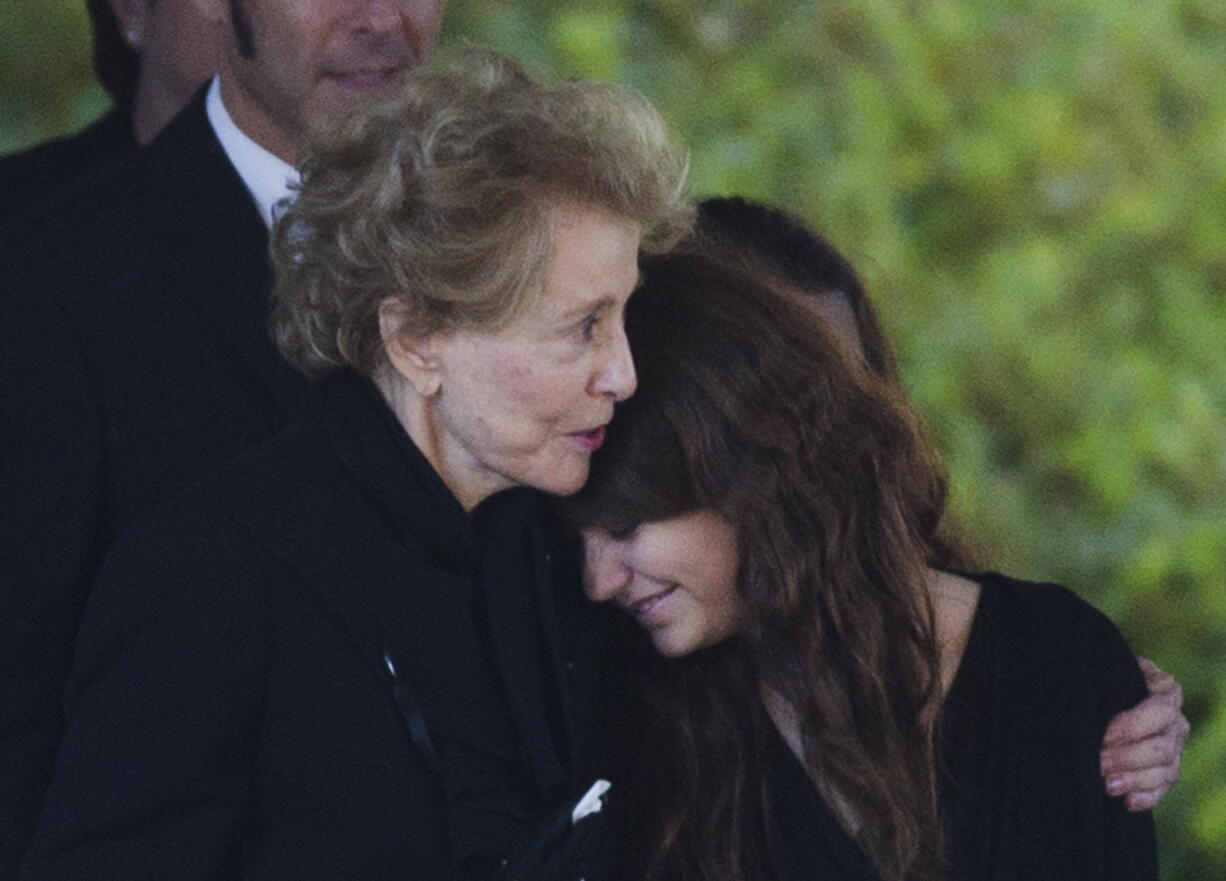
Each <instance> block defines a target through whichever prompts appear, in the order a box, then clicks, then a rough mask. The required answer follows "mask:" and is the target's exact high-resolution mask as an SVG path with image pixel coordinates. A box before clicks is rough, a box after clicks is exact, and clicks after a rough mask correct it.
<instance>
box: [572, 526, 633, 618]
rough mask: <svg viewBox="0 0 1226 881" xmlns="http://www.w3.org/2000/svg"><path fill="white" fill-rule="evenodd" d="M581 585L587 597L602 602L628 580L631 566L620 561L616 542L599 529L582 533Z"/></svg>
mask: <svg viewBox="0 0 1226 881" xmlns="http://www.w3.org/2000/svg"><path fill="white" fill-rule="evenodd" d="M583 546H584V567H583V570H584V571H583V586H584V592H585V593H586V594H587V596H588V599H590V600H593V601H594V602H598V603H603V602H605V601H606V600H610V599H612V598H613V597H615V596H616V595H617V592H618V591H619V590H621V589H622V588H624V587H625V586H626V585H627V584H628V583H629V582H630V570H629V569H628V568H626V566H625V565H623V563H622V562H621V559H620V556H619V555H618V553H617V543H616V542H614V541H613V540H612V539H610V538H609V537H608V534H607V533H604V532H602V531H600V530H586V531H584V533H583Z"/></svg>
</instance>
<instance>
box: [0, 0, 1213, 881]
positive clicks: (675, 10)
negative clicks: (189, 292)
mask: <svg viewBox="0 0 1226 881" xmlns="http://www.w3.org/2000/svg"><path fill="white" fill-rule="evenodd" d="M81 6H82V4H80V3H78V2H75V0H8V3H7V8H6V12H5V27H4V28H3V30H0V150H11V149H15V148H17V147H19V146H21V145H23V144H27V143H31V142H33V141H37V140H39V139H40V138H42V137H45V136H48V135H51V134H54V133H59V132H63V131H67V130H70V129H72V128H74V127H76V126H78V125H80V124H81V123H83V122H85V121H87V120H88V119H89V118H90V117H91V116H92V115H94V114H96V113H98V112H99V111H100V110H101V108H102V106H103V103H104V102H103V99H102V97H101V93H100V92H99V90H98V89H97V88H96V87H95V86H94V85H93V84H92V82H91V80H90V73H89V61H88V28H87V24H86V22H85V18H84V15H83V12H82V8H81ZM448 16H449V18H448V24H447V31H448V39H449V40H453V41H454V40H456V39H459V38H461V37H466V38H469V39H472V40H475V41H479V42H484V43H489V44H492V45H494V46H496V47H498V48H501V49H503V50H505V51H509V52H512V53H514V54H516V55H518V56H520V57H521V58H524V59H525V60H527V61H528V62H529V63H531V64H534V65H539V66H541V67H543V68H548V69H552V70H556V71H558V72H560V73H563V74H565V75H580V76H594V77H601V78H606V79H613V80H619V81H622V82H625V83H629V84H631V85H634V86H636V87H637V88H639V89H640V90H641V91H643V92H644V93H646V94H647V95H648V96H649V97H651V98H652V99H653V100H654V101H655V102H656V103H657V104H658V105H659V106H660V108H661V109H662V110H663V112H664V114H665V116H666V117H667V118H668V119H670V120H671V122H672V124H673V125H674V127H675V130H676V132H677V134H678V135H679V137H681V138H682V139H683V140H684V141H685V142H686V143H687V144H688V145H689V146H690V148H691V150H692V156H693V169H694V192H695V193H696V194H699V195H709V194H744V195H751V196H755V197H758V198H761V199H765V200H767V201H770V202H774V203H778V204H780V205H783V206H785V207H788V208H790V209H792V210H794V211H797V212H799V213H800V214H802V215H804V216H806V217H807V218H809V219H810V220H811V221H812V222H813V223H814V224H815V225H816V226H817V227H818V228H820V229H822V230H823V231H825V232H826V233H827V234H829V236H830V237H831V238H832V240H833V241H834V242H835V243H836V244H837V245H838V246H839V247H840V248H841V249H843V250H844V251H845V252H846V253H847V254H848V255H849V256H850V257H851V259H852V261H853V263H854V264H855V265H856V266H857V267H858V268H859V269H860V271H861V272H862V274H863V275H864V276H865V277H866V279H867V280H868V282H869V287H870V289H871V290H872V291H874V292H875V296H876V298H877V299H878V301H879V304H880V307H881V311H882V313H883V316H884V318H885V320H886V323H887V326H888V327H889V329H890V331H891V333H892V336H893V339H894V340H895V341H896V343H897V346H898V349H899V354H900V356H901V364H902V368H903V373H904V375H905V377H906V379H907V381H908V384H909V386H910V388H911V390H912V393H913V396H914V399H915V401H916V403H917V404H918V406H919V407H920V408H921V409H922V410H923V411H924V413H925V414H926V415H927V418H928V421H929V424H930V426H931V428H932V431H933V433H934V435H935V437H936V439H937V442H938V444H939V446H940V448H941V449H942V450H943V452H944V454H945V457H946V461H947V463H948V466H949V469H950V471H951V473H952V475H953V479H954V487H955V503H956V508H957V510H958V512H959V514H960V516H961V517H962V519H963V520H964V521H965V522H966V524H967V525H968V527H969V528H970V530H971V532H972V533H973V534H974V536H975V537H976V538H977V539H978V540H979V541H980V542H981V543H982V545H983V546H984V548H985V549H986V550H987V557H988V559H990V560H991V561H993V563H994V564H996V565H998V566H999V568H1001V569H1004V570H1007V571H1010V572H1012V573H1014V574H1018V575H1022V576H1026V577H1030V578H1041V579H1051V580H1057V581H1062V582H1064V583H1066V584H1069V585H1071V586H1073V587H1075V588H1076V589H1078V590H1080V591H1081V592H1083V593H1084V594H1085V595H1086V596H1088V597H1089V598H1090V599H1092V600H1093V601H1094V602H1096V603H1097V604H1098V605H1099V606H1101V607H1102V608H1104V609H1105V610H1106V611H1107V612H1108V613H1109V614H1111V615H1112V617H1113V618H1114V619H1115V620H1116V621H1117V622H1118V623H1119V624H1120V626H1121V627H1122V629H1123V630H1124V631H1125V633H1126V634H1127V635H1128V636H1129V638H1130V639H1131V641H1132V643H1133V645H1134V647H1135V648H1136V649H1137V650H1138V651H1140V652H1143V653H1145V654H1148V655H1151V656H1153V657H1154V658H1156V659H1157V660H1158V661H1159V662H1160V664H1161V665H1162V666H1163V667H1164V668H1165V669H1167V670H1169V671H1170V672H1172V673H1174V674H1175V675H1176V676H1177V677H1178V678H1179V679H1180V681H1181V682H1182V683H1183V685H1184V688H1185V691H1186V695H1187V702H1186V712H1187V715H1188V716H1189V718H1190V719H1191V720H1192V722H1193V736H1192V740H1191V741H1190V745H1189V750H1188V754H1187V758H1186V761H1185V764H1184V771H1183V780H1182V782H1181V783H1180V784H1179V785H1178V786H1177V787H1176V789H1175V790H1174V792H1173V793H1172V794H1171V795H1170V796H1168V798H1167V799H1166V801H1165V802H1164V803H1163V804H1162V806H1161V807H1160V809H1159V812H1158V815H1159V824H1160V836H1161V841H1162V856H1163V867H1164V877H1166V878H1168V879H1186V881H1201V879H1208V878H1220V877H1223V875H1222V866H1223V865H1226V700H1223V697H1226V88H1223V87H1222V83H1223V81H1224V78H1226V4H1223V3H1222V2H1221V0H1169V2H1166V3H1139V2H1135V0H1059V2H1057V0H971V2H966V0H960V2H956V0H924V2H918V0H821V2H803V0H769V2H768V0H756V2H752V0H750V2H744V0H743V2H727V0H709V2H697V0H655V2H646V0H639V2H621V3H611V2H590V0H589V2H579V0H516V2H511V0H453V2H452V4H451V8H450V10H449V12H448ZM0 198H2V196H0Z"/></svg>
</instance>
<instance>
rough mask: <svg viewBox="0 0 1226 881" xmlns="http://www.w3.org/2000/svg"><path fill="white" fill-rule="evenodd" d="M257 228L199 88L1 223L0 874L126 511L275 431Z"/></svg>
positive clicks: (291, 401) (53, 737) (283, 389)
mask: <svg viewBox="0 0 1226 881" xmlns="http://www.w3.org/2000/svg"><path fill="white" fill-rule="evenodd" d="M267 239H268V233H267V230H266V229H265V227H264V224H263V222H262V220H261V218H260V216H259V213H258V211H257V209H256V207H255V204H254V202H253V200H252V198H251V196H250V195H249V193H248V192H247V190H246V188H245V187H244V186H243V184H242V181H241V180H240V178H239V177H238V175H237V173H236V172H235V171H234V170H233V167H232V166H231V165H230V163H229V161H228V159H227V158H226V156H225V154H224V153H223V151H222V149H221V146H220V144H219V143H218V142H217V140H216V138H215V136H214V135H213V132H212V129H211V128H210V126H209V125H208V121H207V119H206V117H205V111H204V93H203V91H202V92H201V93H200V94H199V95H198V96H197V98H196V100H195V101H194V102H193V104H191V105H190V106H189V107H188V108H187V109H186V110H185V111H184V112H183V113H182V114H181V115H180V116H179V117H178V118H177V119H176V120H175V121H173V122H172V123H171V124H170V126H169V127H168V128H167V129H166V130H165V131H163V132H162V133H161V135H159V137H158V138H156V139H155V140H154V141H153V142H152V143H151V144H150V145H149V146H148V147H147V148H146V149H144V150H142V151H141V152H140V153H138V154H136V155H135V156H134V157H133V158H132V159H131V160H130V161H129V162H121V163H120V164H119V165H117V166H116V165H112V166H108V168H107V169H105V173H104V174H102V175H98V176H93V177H90V178H87V179H85V180H83V181H79V182H77V183H75V184H74V185H73V186H72V187H71V188H70V190H69V191H68V192H65V193H62V194H61V197H60V198H59V199H57V200H56V201H55V202H54V203H53V204H50V205H43V206H40V208H39V210H37V211H36V212H34V213H31V214H26V215H23V216H22V217H21V218H20V220H19V222H16V223H6V224H5V225H4V226H3V227H0V286H2V291H0V309H2V310H3V313H2V314H3V322H2V326H0V408H2V409H3V418H2V419H0V499H3V504H0V781H3V787H2V789H0V878H8V877H12V875H13V874H14V872H15V866H16V861H17V858H18V856H19V854H20V851H21V848H22V847H23V845H24V844H25V843H26V842H27V841H28V840H29V837H30V834H31V832H32V829H33V824H34V820H35V818H36V816H37V812H38V809H39V805H40V802H41V798H42V794H43V792H44V790H45V787H46V784H47V781H48V779H49V777H50V772H51V764H52V760H53V757H54V751H55V746H56V744H57V743H58V740H59V736H60V732H61V728H62V712H61V708H60V698H61V693H62V687H63V683H64V680H65V677H66V676H67V673H68V669H69V665H70V663H71V656H72V643H73V638H74V635H75V633H76V628H77V622H78V619H79V617H80V613H81V609H82V606H83V604H84V602H85V599H86V594H87V591H88V586H89V584H90V582H91V580H92V579H93V577H94V575H95V573H96V571H97V567H98V565H99V564H100V561H101V559H102V555H103V553H104V551H105V550H106V548H107V547H108V546H109V545H110V543H111V541H112V540H113V539H114V537H115V536H116V535H117V534H118V532H119V531H120V530H121V529H123V528H124V527H125V526H126V525H127V524H129V523H131V522H132V521H133V519H134V517H135V516H136V515H138V514H140V513H141V512H144V511H147V510H149V509H150V508H151V507H152V506H153V505H155V504H156V503H158V502H160V501H162V500H164V499H166V498H167V497H169V495H170V494H171V493H172V492H173V491H175V490H177V489H179V488H181V487H182V486H184V485H185V484H187V483H188V482H190V481H192V480H194V479H196V478H198V477H199V476H201V475H203V474H205V473H206V472H208V471H209V470H210V469H212V468H214V467H216V466H217V465H220V464H221V463H223V462H225V461H228V460H230V459H232V458H233V457H234V456H235V455H236V454H238V453H239V452H240V451H242V450H244V449H246V448H248V447H250V446H252V445H253V444H255V443H256V442H258V441H260V440H262V439H264V438H267V437H269V436H270V435H272V434H273V433H275V432H276V431H278V430H279V429H280V428H281V427H283V426H284V425H285V424H286V422H287V418H288V415H289V414H290V412H291V411H292V410H293V408H294V407H295V406H296V401H297V400H298V399H299V397H300V395H302V394H303V393H304V390H305V389H306V387H307V383H306V381H305V380H304V379H303V378H301V377H300V376H299V375H298V374H296V373H295V372H294V371H293V370H291V369H290V367H289V366H288V365H287V364H285V363H284V362H283V361H281V359H280V358H279V357H278V356H277V354H276V351H275V348H274V346H273V345H272V343H271V342H270V339H269V336H268V333H267V330H266V325H267V315H268V291H269V285H270V269H269V263H268V258H267V256H266V254H267Z"/></svg>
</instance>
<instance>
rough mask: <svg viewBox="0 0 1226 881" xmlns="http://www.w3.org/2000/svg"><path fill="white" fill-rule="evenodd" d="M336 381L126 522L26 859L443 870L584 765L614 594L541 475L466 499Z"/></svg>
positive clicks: (248, 870) (359, 391) (327, 874)
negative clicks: (596, 598) (585, 584)
mask: <svg viewBox="0 0 1226 881" xmlns="http://www.w3.org/2000/svg"><path fill="white" fill-rule="evenodd" d="M321 397H322V399H323V403H322V404H321V406H320V408H319V410H320V414H319V417H318V421H317V422H313V423H312V422H307V423H304V424H300V425H295V426H294V427H291V428H290V429H287V430H286V431H285V432H283V433H281V434H279V435H277V436H276V437H274V438H272V439H271V440H269V441H267V442H265V443H264V444H261V445H259V446H257V447H256V448H255V449H254V450H252V451H250V452H248V453H247V454H244V455H243V456H242V457H240V458H239V460H237V461H236V462H234V463H232V464H231V465H228V466H226V467H225V468H223V469H222V470H221V471H220V472H218V473H216V474H214V475H213V476H211V477H210V478H208V479H207V480H206V481H205V482H203V483H201V484H199V485H197V486H196V487H194V488H193V489H191V490H189V491H188V492H187V493H186V494H184V495H182V496H180V497H178V498H177V499H176V500H175V501H174V502H173V503H172V504H171V505H170V506H169V507H167V508H164V509H162V510H160V511H159V512H158V513H157V514H156V515H155V516H153V517H151V518H149V519H147V520H145V521H144V522H143V523H142V524H140V525H138V526H137V527H136V528H135V529H134V530H132V531H131V532H129V533H127V534H125V535H124V536H123V537H122V538H121V539H120V540H119V541H118V542H117V544H116V545H115V547H114V549H113V552H112V554H111V555H110V556H109V557H108V560H107V563H106V565H105V566H104V567H103V570H102V573H101V575H100V578H99V581H98V583H97V585H96V586H95V589H94V591H93V595H92V597H91V600H90V604H89V607H88V610H87V612H86V615H85V618H84V620H83V623H82V626H81V631H80V639H79V641H78V648H77V654H78V658H77V663H76V666H75V667H74V670H73V674H72V678H71V682H70V685H69V688H68V700H67V706H68V710H69V713H68V717H69V725H68V730H67V733H66V735H65V738H64V742H63V745H62V747H61V749H60V755H59V758H58V760H57V764H56V774H55V779H54V781H53V783H52V786H51V789H50V792H49V794H48V799H47V808H46V811H45V813H44V815H43V817H42V819H41V820H40V823H39V827H38V832H37V835H36V838H35V841H34V844H33V846H32V847H31V849H30V852H29V854H28V855H27V859H26V861H25V863H24V864H23V872H22V878H23V879H28V881H35V879H37V881H44V879H64V881H67V879H73V881H76V879H80V878H105V879H111V878H113V879H116V881H118V879H124V881H139V879H150V881H152V879H166V878H174V879H176V881H193V879H222V878H245V879H270V881H271V879H276V881H281V879H287V878H293V879H298V881H302V879H321V881H323V879H328V881H334V879H341V878H352V879H362V881H380V879H387V881H404V879H445V878H448V877H451V876H452V872H453V869H454V866H455V863H456V862H458V861H464V862H466V863H467V864H468V865H480V866H484V867H487V868H488V867H492V866H495V865H496V864H497V861H496V860H489V859H485V858H486V857H489V856H493V855H497V854H498V853H500V852H501V853H506V852H508V851H513V850H514V848H515V845H516V844H517V842H519V841H521V840H523V839H524V838H525V837H526V835H527V833H528V831H529V830H530V829H531V828H532V827H533V826H534V825H535V823H536V820H537V818H538V817H539V816H540V815H541V814H542V811H543V810H544V809H545V808H546V807H548V806H549V805H550V804H552V803H554V802H555V801H558V800H559V799H560V798H561V796H562V795H564V794H567V793H570V794H578V791H579V790H581V789H583V788H586V785H585V784H586V783H587V782H590V778H588V777H585V776H583V774H582V773H576V769H583V768H587V767H588V766H589V763H588V759H587V757H586V754H585V753H584V752H583V749H584V747H585V746H586V745H590V744H591V743H592V742H593V740H592V737H591V732H590V731H588V730H587V728H586V722H585V720H586V719H587V718H588V717H589V716H590V714H591V709H592V708H591V705H590V701H591V696H592V695H593V694H594V693H595V688H594V684H595V682H594V675H595V673H594V671H595V670H596V664H595V660H596V656H597V655H598V654H599V652H600V650H601V649H600V647H601V645H602V642H601V639H600V635H601V633H603V628H602V626H600V624H601V621H602V620H603V619H602V616H603V615H604V614H605V612H604V610H603V609H599V608H596V607H592V606H588V605H586V604H583V603H582V602H581V598H579V597H578V596H577V592H576V591H574V589H573V584H572V583H571V581H570V579H573V578H575V577H577V572H576V568H575V567H576V566H577V564H578V559H577V555H574V554H570V555H569V556H567V550H568V547H569V546H568V545H567V544H566V543H564V542H560V541H555V536H556V535H557V533H556V531H555V530H553V529H552V528H551V526H550V521H549V520H548V518H547V517H545V516H544V512H543V510H542V508H543V505H542V503H541V499H540V497H539V496H538V495H537V494H536V493H533V492H531V491H528V490H511V491H510V492H508V493H504V494H502V495H500V496H495V497H493V498H492V499H490V500H487V501H486V502H485V503H483V505H482V506H480V507H479V508H478V509H477V511H476V512H475V515H474V516H473V517H472V518H471V519H470V517H469V516H468V515H466V514H465V512H464V511H463V510H462V509H461V508H460V506H459V504H458V503H457V502H456V501H455V499H454V497H453V496H452V495H451V494H450V493H449V492H448V490H447V489H446V487H445V486H444V485H443V483H442V481H441V480H440V479H439V478H438V476H437V475H436V474H435V472H434V471H433V470H432V469H431V468H430V466H429V464H428V463H427V462H426V460H425V458H424V457H422V456H421V454H420V453H418V452H417V450H416V448H415V447H414V446H413V445H412V443H411V442H410V441H409V440H408V437H407V435H406V434H405V433H404V431H403V429H401V428H400V426H399V423H397V422H396V420H395V417H393V416H392V415H391V413H390V411H389V410H388V409H387V408H386V406H385V405H383V403H382V400H381V399H379V397H378V394H377V392H375V391H374V390H373V388H372V387H370V386H369V385H367V384H366V381H365V380H361V379H358V378H357V377H353V376H341V377H337V378H334V379H333V380H330V381H328V383H327V384H326V385H325V386H324V388H323V389H322V391H321ZM559 576H560V577H559ZM555 590H557V591H560V595H558V596H556V597H555ZM487 633H488V634H489V636H488V637H487V636H486V635H485V634H487ZM551 695H552V698H551V697H550V696H551ZM551 704H552V705H553V706H551ZM551 718H553V719H555V720H556V722H557V723H558V724H556V725H554V726H550V724H549V720H550V719H551ZM465 877H469V876H468V875H465ZM481 877H487V878H488V877H493V876H492V874H487V875H483V876H481Z"/></svg>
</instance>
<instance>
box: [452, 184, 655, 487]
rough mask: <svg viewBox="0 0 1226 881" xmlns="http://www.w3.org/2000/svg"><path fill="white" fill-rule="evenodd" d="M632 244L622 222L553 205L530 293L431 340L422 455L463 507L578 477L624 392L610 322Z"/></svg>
mask: <svg viewBox="0 0 1226 881" xmlns="http://www.w3.org/2000/svg"><path fill="white" fill-rule="evenodd" d="M638 247H639V228H638V225H637V224H635V223H634V222H633V221H630V220H627V219H625V218H623V217H617V216H614V215H611V214H608V213H605V212H603V211H600V210H597V209H591V208H582V207H574V206H557V207H555V208H554V209H553V215H552V248H551V252H552V253H551V259H550V263H549V266H548V268H547V270H546V273H545V279H544V285H543V288H542V290H541V292H540V293H539V294H538V295H536V296H535V297H533V298H532V299H531V300H530V301H529V302H528V303H527V304H526V305H525V306H524V308H523V309H521V310H520V312H519V313H518V314H517V315H516V317H515V319H514V321H513V322H512V323H511V324H510V325H509V326H507V327H504V328H501V329H500V330H497V331H493V332H477V331H458V332H452V333H447V334H441V335H439V337H438V338H437V339H436V340H435V341H434V345H433V352H434V355H435V358H436V361H437V364H438V371H439V377H440V387H439V391H438V393H437V394H436V395H434V396H433V397H432V398H431V399H430V401H429V405H428V406H429V407H431V408H432V413H431V419H430V422H431V424H432V426H433V433H434V435H435V439H434V441H433V442H432V443H431V446H432V447H433V448H434V456H433V457H431V458H432V460H434V461H433V464H434V465H435V467H437V468H438V469H439V471H440V473H441V475H442V477H443V479H444V481H445V482H446V483H447V484H448V486H449V487H451V489H452V491H453V492H455V493H456V495H457V497H458V498H459V499H460V502H461V503H462V504H464V505H465V507H466V508H471V507H472V506H474V505H475V504H477V503H479V502H480V501H481V500H482V499H483V498H485V497H486V496H488V495H490V494H492V493H494V492H497V491H499V490H502V489H506V488H508V487H511V486H531V487H535V488H536V489H540V490H543V491H545V492H548V493H553V494H555V495H567V494H569V493H573V492H576V491H578V490H579V489H580V488H581V487H582V486H583V484H584V482H585V481H586V480H587V475H588V467H589V464H590V459H591V456H592V453H593V452H594V451H595V450H597V449H599V448H600V445H601V444H602V443H603V442H604V427H605V425H607V424H608V422H609V420H610V419H612V418H613V405H614V404H615V403H616V402H618V401H621V400H623V399H625V398H627V397H629V396H630V395H631V394H633V392H634V386H635V376H634V364H633V362H632V361H631V359H630V348H629V345H628V344H627V342H626V334H625V331H624V329H623V326H622V323H623V316H624V313H625V308H626V301H627V300H628V299H629V298H630V294H631V293H632V292H633V291H634V289H635V287H636V286H637V284H638ZM428 455H429V454H428Z"/></svg>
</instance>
